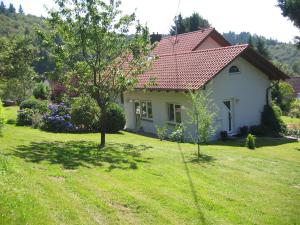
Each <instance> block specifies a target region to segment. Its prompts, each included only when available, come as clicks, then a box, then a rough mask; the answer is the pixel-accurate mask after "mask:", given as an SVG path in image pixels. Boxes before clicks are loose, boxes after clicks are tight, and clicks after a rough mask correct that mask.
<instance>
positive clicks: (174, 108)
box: [167, 102, 182, 124]
mask: <svg viewBox="0 0 300 225" xmlns="http://www.w3.org/2000/svg"><path fill="white" fill-rule="evenodd" d="M169 105H173V112H174V115H173V116H174V120H173V121H172V120H170V118H169ZM176 106H179V108H180V122H177V121H176ZM167 116H168V123H172V124H180V123H182V105H181V104H178V103H171V102H168V103H167Z"/></svg>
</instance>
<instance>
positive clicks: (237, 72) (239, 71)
mask: <svg viewBox="0 0 300 225" xmlns="http://www.w3.org/2000/svg"><path fill="white" fill-rule="evenodd" d="M233 67H236V68H237V69H238V71H236V72H231V71H230V70H231V68H233ZM228 73H229V74H239V73H241V69H240V67H239V66H237V65H232V66H230V67H229V69H228Z"/></svg>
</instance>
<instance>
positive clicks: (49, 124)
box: [41, 103, 76, 132]
mask: <svg viewBox="0 0 300 225" xmlns="http://www.w3.org/2000/svg"><path fill="white" fill-rule="evenodd" d="M48 108H49V110H50V113H49V114H48V113H46V114H45V115H44V116H43V117H42V124H41V129H43V130H46V131H53V132H74V131H76V127H75V126H74V125H73V124H72V123H71V115H70V111H71V109H70V108H68V107H67V106H66V105H65V104H64V103H60V104H59V105H56V104H53V105H49V107H48Z"/></svg>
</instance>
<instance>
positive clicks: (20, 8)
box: [18, 5, 24, 15]
mask: <svg viewBox="0 0 300 225" xmlns="http://www.w3.org/2000/svg"><path fill="white" fill-rule="evenodd" d="M18 12H19V14H21V15H24V10H23V8H22V6H21V5H20V6H19V10H18Z"/></svg>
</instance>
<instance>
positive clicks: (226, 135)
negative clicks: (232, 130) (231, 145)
mask: <svg viewBox="0 0 300 225" xmlns="http://www.w3.org/2000/svg"><path fill="white" fill-rule="evenodd" d="M220 136H221V140H222V141H226V140H227V139H228V133H227V131H226V130H222V131H221V132H220Z"/></svg>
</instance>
